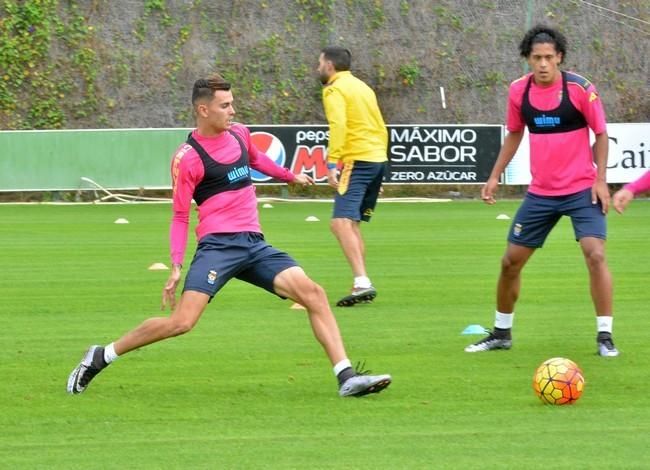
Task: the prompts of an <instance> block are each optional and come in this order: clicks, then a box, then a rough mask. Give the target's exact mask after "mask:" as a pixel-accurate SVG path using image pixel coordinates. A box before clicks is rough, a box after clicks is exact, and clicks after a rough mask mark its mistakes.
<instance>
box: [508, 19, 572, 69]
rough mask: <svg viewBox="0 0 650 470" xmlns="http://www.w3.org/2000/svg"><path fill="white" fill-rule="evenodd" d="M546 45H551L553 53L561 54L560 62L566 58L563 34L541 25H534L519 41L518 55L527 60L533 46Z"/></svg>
mask: <svg viewBox="0 0 650 470" xmlns="http://www.w3.org/2000/svg"><path fill="white" fill-rule="evenodd" d="M547 43H550V44H553V46H554V47H555V51H556V52H561V53H562V61H563V62H564V58H565V57H566V38H565V37H564V34H562V33H560V32H559V31H557V30H556V29H553V28H550V27H548V26H545V25H543V24H538V25H536V26H535V27H533V28H531V29H530V30H529V31H528V32H527V33H526V35H525V36H524V39H522V40H521V44H519V53H520V54H521V56H522V57H525V58H528V57H530V54H531V52H532V51H533V45H535V44H547Z"/></svg>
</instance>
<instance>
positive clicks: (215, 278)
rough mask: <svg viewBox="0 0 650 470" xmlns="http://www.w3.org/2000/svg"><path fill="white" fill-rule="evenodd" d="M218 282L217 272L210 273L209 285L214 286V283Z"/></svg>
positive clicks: (211, 271)
mask: <svg viewBox="0 0 650 470" xmlns="http://www.w3.org/2000/svg"><path fill="white" fill-rule="evenodd" d="M216 280H217V272H216V271H215V270H213V269H211V270H210V272H209V273H208V284H210V285H214V282H215V281H216Z"/></svg>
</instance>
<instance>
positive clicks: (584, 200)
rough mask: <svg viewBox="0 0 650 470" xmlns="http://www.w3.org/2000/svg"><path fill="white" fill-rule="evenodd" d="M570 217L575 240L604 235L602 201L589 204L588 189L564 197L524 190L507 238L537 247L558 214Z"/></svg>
mask: <svg viewBox="0 0 650 470" xmlns="http://www.w3.org/2000/svg"><path fill="white" fill-rule="evenodd" d="M563 215H567V216H569V217H571V223H572V224H573V232H574V233H575V237H576V240H580V239H581V238H584V237H595V238H602V239H603V240H605V239H606V238H607V222H606V220H605V215H604V214H603V212H602V204H601V203H600V201H598V203H597V204H592V203H591V188H589V189H585V190H584V191H580V192H579V193H575V194H569V195H567V196H538V195H536V194H531V193H526V197H525V198H524V202H523V203H522V205H521V207H519V210H518V211H517V215H515V218H514V220H513V221H512V225H511V226H510V232H509V233H508V241H509V242H510V243H514V244H515V245H522V246H527V247H530V248H541V247H542V246H543V245H544V241H545V240H546V237H547V236H548V234H549V233H550V232H551V230H552V229H553V227H555V224H557V221H558V220H560V217H562V216H563Z"/></svg>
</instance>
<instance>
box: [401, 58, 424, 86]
mask: <svg viewBox="0 0 650 470" xmlns="http://www.w3.org/2000/svg"><path fill="white" fill-rule="evenodd" d="M421 74H422V71H421V70H420V66H419V65H418V62H417V60H415V59H413V60H412V61H411V62H409V63H407V64H402V65H400V66H399V76H400V78H401V79H402V83H403V84H404V85H406V86H414V85H415V82H416V80H417V79H418V78H420V75H421Z"/></svg>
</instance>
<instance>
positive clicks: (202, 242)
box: [67, 74, 391, 396]
mask: <svg viewBox="0 0 650 470" xmlns="http://www.w3.org/2000/svg"><path fill="white" fill-rule="evenodd" d="M192 105H193V107H194V113H195V116H196V122H197V127H196V129H195V130H194V131H192V132H191V133H190V134H189V136H188V138H187V141H186V142H185V143H184V144H183V145H181V146H180V147H179V149H178V150H177V151H176V154H175V156H174V158H173V160H172V168H171V171H172V180H173V194H174V195H173V211H174V216H173V219H172V224H171V230H170V244H171V258H172V263H173V264H172V271H171V274H170V276H169V279H168V281H167V283H166V284H165V288H164V290H163V297H162V308H163V309H164V308H165V307H166V306H170V307H171V309H172V313H171V315H170V316H169V317H154V318H150V319H148V320H146V321H144V322H143V323H142V324H141V325H140V326H138V327H137V328H136V329H134V330H132V331H130V332H128V333H127V334H125V335H124V336H122V337H121V338H120V339H118V340H117V341H115V342H113V343H110V344H108V345H107V346H106V347H102V346H97V345H95V346H91V347H90V348H89V349H88V351H87V352H86V354H85V355H84V357H83V358H82V360H81V362H80V363H79V365H77V367H75V369H74V370H73V371H72V372H71V373H70V376H69V378H68V385H67V390H68V392H69V393H73V394H78V393H82V392H83V391H84V390H85V389H86V387H88V384H89V383H90V381H91V380H92V379H93V378H94V377H95V376H96V375H97V374H98V373H99V372H100V371H102V370H103V369H104V368H106V367H107V366H108V365H109V364H110V363H111V362H113V361H114V360H115V359H116V358H117V357H118V356H121V355H123V354H126V353H128V352H129V351H133V350H134V349H137V348H140V347H142V346H146V345H148V344H151V343H155V342H157V341H162V340H164V339H167V338H171V337H173V336H178V335H181V334H183V333H187V332H188V331H190V330H191V329H192V328H193V327H194V325H195V324H196V323H197V322H198V320H199V318H200V317H201V314H202V313H203V311H204V310H205V307H206V306H207V305H208V302H210V301H211V300H212V298H213V297H214V296H215V295H216V294H217V292H218V291H219V290H220V289H221V288H222V287H223V286H224V285H225V284H226V283H227V282H228V281H229V280H230V279H232V278H237V279H241V280H243V281H246V282H249V283H251V284H253V285H255V286H258V287H261V288H263V289H266V290H267V291H269V292H271V293H273V294H275V295H277V296H278V297H281V298H290V299H293V300H294V301H296V302H298V303H300V304H301V305H304V306H305V308H306V309H307V312H308V314H309V321H310V322H311V327H312V330H313V332H314V335H315V336H316V339H317V340H318V341H319V342H320V344H321V345H322V347H323V349H324V350H325V353H326V354H327V357H328V358H329V360H330V362H331V363H332V365H333V366H334V375H335V376H336V377H337V379H338V383H339V395H340V396H362V395H366V394H368V393H376V392H379V391H381V390H383V389H384V388H386V387H387V386H388V385H389V384H390V382H391V377H390V375H375V376H372V375H367V374H365V373H364V372H362V371H357V370H355V369H354V368H353V367H352V364H351V363H350V360H349V359H348V357H347V355H346V352H345V348H344V346H343V341H342V340H341V335H340V333H339V328H338V326H337V323H336V319H335V318H334V315H333V314H332V311H331V309H330V307H329V302H328V300H327V295H326V294H325V291H324V290H323V289H322V287H320V286H319V285H318V284H316V283H315V282H314V281H312V280H311V279H310V278H309V277H307V275H306V274H305V272H304V271H303V270H302V268H300V267H299V266H298V264H297V263H296V261H294V259H293V258H291V256H289V255H288V254H286V253H284V252H282V251H280V250H278V249H276V248H273V247H272V246H271V245H268V244H267V243H266V241H265V240H264V235H262V231H261V229H260V223H259V217H258V212H257V199H256V197H255V187H254V186H253V184H252V180H251V177H250V168H254V169H255V170H258V171H260V172H262V173H264V174H266V175H268V176H272V177H274V178H277V179H279V180H282V181H286V182H288V183H298V184H303V185H307V184H312V183H313V180H312V179H311V178H310V177H309V176H307V175H294V174H292V173H291V172H290V171H289V170H287V169H285V168H283V167H281V166H279V165H276V164H275V163H274V162H273V161H272V160H271V159H269V158H268V157H267V156H266V155H264V154H263V153H261V152H260V151H259V150H258V149H257V148H256V147H255V146H254V145H253V144H252V143H251V138H250V133H249V131H248V129H247V128H246V127H244V126H242V125H239V124H235V123H233V118H234V116H235V109H234V107H233V96H232V92H231V91H230V84H229V83H227V82H226V81H225V80H224V79H223V78H222V77H221V76H220V75H218V74H214V75H212V76H211V77H209V78H207V79H201V80H197V81H196V82H195V84H194V88H193V90H192ZM192 199H194V201H195V202H196V204H197V209H198V213H199V223H198V226H197V228H196V235H197V239H198V247H197V249H196V253H195V255H194V259H193V260H192V264H191V265H190V268H189V271H188V273H187V275H186V277H185V286H184V288H183V295H182V296H181V298H180V301H179V302H178V303H176V289H177V287H178V284H179V282H180V279H181V268H182V263H183V258H184V256H185V247H186V244H187V231H188V227H189V211H190V208H191V203H192ZM215 364H218V362H215Z"/></svg>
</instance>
